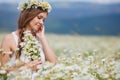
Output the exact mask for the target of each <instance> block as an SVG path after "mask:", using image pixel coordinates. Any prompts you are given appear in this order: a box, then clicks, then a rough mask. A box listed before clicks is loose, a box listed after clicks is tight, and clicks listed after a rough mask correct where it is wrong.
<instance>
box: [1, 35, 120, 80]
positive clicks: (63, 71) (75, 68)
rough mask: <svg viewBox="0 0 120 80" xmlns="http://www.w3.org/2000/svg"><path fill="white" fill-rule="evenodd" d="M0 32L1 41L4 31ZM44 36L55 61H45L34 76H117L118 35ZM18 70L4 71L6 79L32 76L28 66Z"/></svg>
mask: <svg viewBox="0 0 120 80" xmlns="http://www.w3.org/2000/svg"><path fill="white" fill-rule="evenodd" d="M0 36H1V37H0V41H1V39H2V37H3V36H4V35H2V34H0ZM47 38H48V41H49V44H50V45H51V47H52V48H53V50H54V51H55V53H56V55H57V56H58V62H57V64H56V65H53V64H51V63H49V62H46V63H45V65H44V66H43V68H41V69H40V70H38V71H37V73H36V74H34V76H36V79H35V80H120V45H119V44H120V37H115V36H81V35H55V34H49V35H47ZM21 70H22V71H21ZM19 71H21V72H19ZM19 71H16V72H11V73H9V74H7V76H9V78H10V79H8V80H31V76H30V75H31V74H32V73H31V71H30V70H28V69H25V68H21V69H20V70H19ZM12 77H14V79H12Z"/></svg>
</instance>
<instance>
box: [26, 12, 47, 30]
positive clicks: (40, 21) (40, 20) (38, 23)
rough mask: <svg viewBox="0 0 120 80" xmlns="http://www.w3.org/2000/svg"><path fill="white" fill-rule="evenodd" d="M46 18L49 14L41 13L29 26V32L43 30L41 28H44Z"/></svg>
mask: <svg viewBox="0 0 120 80" xmlns="http://www.w3.org/2000/svg"><path fill="white" fill-rule="evenodd" d="M46 17H47V12H42V13H39V14H38V15H37V16H36V17H35V18H33V19H32V20H31V21H30V23H29V24H28V27H29V30H34V31H39V30H41V27H43V25H44V21H45V19H46Z"/></svg>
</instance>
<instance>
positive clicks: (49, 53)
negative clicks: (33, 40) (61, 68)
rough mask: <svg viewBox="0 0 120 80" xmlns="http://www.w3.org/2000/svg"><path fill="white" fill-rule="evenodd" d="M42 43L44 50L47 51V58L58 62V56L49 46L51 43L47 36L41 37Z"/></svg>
mask: <svg viewBox="0 0 120 80" xmlns="http://www.w3.org/2000/svg"><path fill="white" fill-rule="evenodd" d="M41 43H42V46H43V51H44V53H45V57H46V60H48V61H50V62H52V63H54V64H56V62H57V57H56V55H55V53H54V52H53V50H52V49H51V47H50V46H49V43H48V41H47V39H46V37H45V36H44V37H43V38H41Z"/></svg>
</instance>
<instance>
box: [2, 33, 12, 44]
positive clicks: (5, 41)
mask: <svg viewBox="0 0 120 80" xmlns="http://www.w3.org/2000/svg"><path fill="white" fill-rule="evenodd" d="M12 39H13V36H12V34H7V35H5V36H4V38H3V40H2V44H10V43H11V41H12Z"/></svg>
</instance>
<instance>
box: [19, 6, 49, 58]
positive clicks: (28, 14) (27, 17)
mask: <svg viewBox="0 0 120 80" xmlns="http://www.w3.org/2000/svg"><path fill="white" fill-rule="evenodd" d="M42 12H47V10H43V9H42V8H41V7H38V8H29V9H26V10H23V11H21V13H20V16H19V19H18V30H19V42H18V48H19V52H18V53H19V55H18V56H20V55H21V50H22V48H21V46H20V43H21V42H23V41H24V40H23V39H22V38H23V36H24V34H23V32H24V30H25V28H26V25H27V24H29V22H30V21H31V20H32V19H33V18H34V17H36V16H37V15H38V14H39V13H42Z"/></svg>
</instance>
